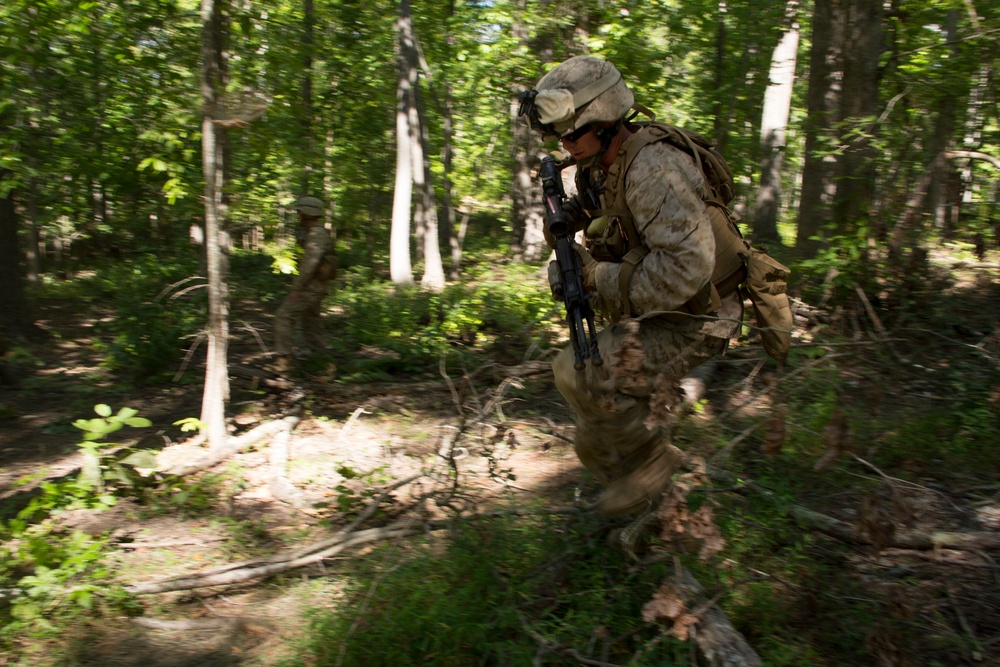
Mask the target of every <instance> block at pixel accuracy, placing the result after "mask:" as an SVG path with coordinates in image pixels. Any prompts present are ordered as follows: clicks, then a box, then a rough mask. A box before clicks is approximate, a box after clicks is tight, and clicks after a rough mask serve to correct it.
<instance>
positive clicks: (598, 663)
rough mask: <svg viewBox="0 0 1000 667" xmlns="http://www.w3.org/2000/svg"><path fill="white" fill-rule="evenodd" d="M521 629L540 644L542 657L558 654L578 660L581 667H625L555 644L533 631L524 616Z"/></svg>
mask: <svg viewBox="0 0 1000 667" xmlns="http://www.w3.org/2000/svg"><path fill="white" fill-rule="evenodd" d="M521 627H523V628H524V631H525V632H526V633H527V634H528V636H529V637H531V638H532V639H534V640H535V641H536V642H538V647H539V651H540V653H541V654H542V655H544V654H545V653H556V654H560V655H565V656H568V657H570V658H572V659H573V660H576V661H577V662H578V663H580V664H581V665H590V667H623V666H622V665H618V664H616V663H612V662H604V661H603V660H593V659H591V658H588V657H586V656H584V655H582V654H581V653H580V652H579V651H577V650H576V649H575V648H573V647H571V646H565V645H563V644H560V643H559V642H554V641H552V640H551V639H548V638H547V637H545V636H544V635H542V634H541V633H540V632H538V631H536V630H535V629H533V628H532V627H531V625H529V624H528V621H527V619H525V618H524V617H523V616H522V617H521ZM539 664H540V663H539Z"/></svg>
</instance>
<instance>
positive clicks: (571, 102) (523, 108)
mask: <svg viewBox="0 0 1000 667" xmlns="http://www.w3.org/2000/svg"><path fill="white" fill-rule="evenodd" d="M621 78H622V75H621V73H620V72H618V71H617V70H615V71H614V74H613V75H611V76H605V77H602V78H600V79H597V80H596V81H594V82H593V83H591V84H590V85H588V86H585V87H584V88H583V89H581V90H579V91H577V92H576V93H574V92H573V91H571V90H568V89H566V88H546V89H545V90H526V91H523V92H521V93H520V94H519V95H518V101H519V102H520V104H519V106H518V109H517V115H518V116H527V117H528V122H529V123H530V124H531V129H533V130H536V131H538V132H541V133H542V134H543V135H554V136H556V137H564V136H565V135H566V133H575V131H577V130H580V129H583V128H577V127H574V125H575V117H576V113H577V110H578V109H580V108H581V107H584V106H586V105H587V104H589V103H590V102H592V101H594V100H595V99H597V97H599V96H600V95H602V94H603V93H604V92H605V91H607V90H609V89H611V87H612V86H614V85H615V84H616V83H618V82H619V81H621ZM584 134H586V133H584ZM579 136H582V135H579ZM579 136H577V139H579Z"/></svg>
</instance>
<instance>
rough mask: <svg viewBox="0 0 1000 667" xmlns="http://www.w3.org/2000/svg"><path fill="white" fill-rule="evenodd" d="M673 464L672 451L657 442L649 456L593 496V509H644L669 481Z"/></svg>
mask: <svg viewBox="0 0 1000 667" xmlns="http://www.w3.org/2000/svg"><path fill="white" fill-rule="evenodd" d="M676 466H677V456H676V455H675V454H674V452H673V451H671V450H670V449H668V448H667V446H666V445H665V444H663V443H658V444H657V445H656V447H655V449H654V450H653V452H652V454H651V455H650V456H649V458H648V459H646V460H645V461H643V462H642V463H641V464H639V466H638V467H636V469H635V470H633V471H632V472H630V473H628V474H627V475H625V476H624V477H620V478H618V479H616V480H614V481H613V482H611V483H610V484H608V486H607V488H606V489H604V493H602V494H601V497H600V498H598V499H597V511H598V512H600V513H601V514H604V515H605V516H611V517H615V516H625V515H627V514H634V513H635V512H639V511H642V510H648V508H649V507H650V506H652V505H654V504H656V502H657V501H658V500H659V497H660V494H661V493H662V492H663V490H664V489H665V488H666V487H667V485H668V484H669V483H670V478H671V476H672V475H673V473H674V469H675V468H676Z"/></svg>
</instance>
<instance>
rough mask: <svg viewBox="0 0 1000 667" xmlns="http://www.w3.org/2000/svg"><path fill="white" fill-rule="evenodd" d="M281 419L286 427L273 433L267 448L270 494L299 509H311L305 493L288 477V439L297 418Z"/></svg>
mask: <svg viewBox="0 0 1000 667" xmlns="http://www.w3.org/2000/svg"><path fill="white" fill-rule="evenodd" d="M292 419H294V421H292ZM282 421H283V422H285V423H286V426H287V428H283V429H282V430H280V431H278V432H277V433H275V434H274V438H272V439H271V446H270V447H269V448H268V459H269V462H270V464H271V494H272V495H273V496H274V497H275V498H277V499H278V500H280V501H281V502H284V503H288V504H289V505H292V506H294V507H298V508H299V509H312V503H310V502H309V501H308V500H307V499H306V497H305V494H303V493H302V491H301V490H300V489H298V488H296V486H295V485H294V484H292V482H291V480H289V479H288V440H289V439H290V438H291V435H292V429H294V428H295V424H297V423H298V418H297V417H295V418H291V419H290V418H287V417H286V418H285V419H284V420H282Z"/></svg>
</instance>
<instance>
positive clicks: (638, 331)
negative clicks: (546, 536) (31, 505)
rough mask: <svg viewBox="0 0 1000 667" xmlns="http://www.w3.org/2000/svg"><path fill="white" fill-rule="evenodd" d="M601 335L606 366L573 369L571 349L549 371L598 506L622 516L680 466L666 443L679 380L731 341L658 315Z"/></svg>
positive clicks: (649, 498) (652, 496)
mask: <svg viewBox="0 0 1000 667" xmlns="http://www.w3.org/2000/svg"><path fill="white" fill-rule="evenodd" d="M597 340H598V346H599V348H600V352H601V358H602V359H603V361H604V363H603V364H602V365H600V366H594V365H593V364H592V363H591V362H590V361H588V362H587V364H586V366H585V367H584V368H582V369H579V370H578V369H576V368H575V367H574V355H573V348H572V346H570V347H568V348H566V349H564V350H563V351H562V352H561V353H560V354H559V356H558V357H556V359H555V361H554V362H553V363H552V370H553V373H554V375H555V381H556V387H557V388H558V389H559V392H560V393H561V394H562V395H563V397H564V398H565V399H566V402H567V403H569V405H570V407H571V408H573V410H574V412H575V413H576V425H577V430H576V440H575V448H576V455H577V457H578V458H579V459H580V462H581V463H583V465H584V466H586V468H587V469H588V470H589V471H590V472H591V473H592V474H593V475H594V477H596V478H597V479H598V481H600V482H601V483H602V484H603V485H604V486H605V487H606V489H605V492H604V494H603V495H602V496H601V499H600V500H599V501H598V509H599V510H600V511H601V512H603V513H604V514H608V515H610V516H617V515H623V514H629V513H632V512H636V511H640V510H642V509H644V508H646V507H648V505H649V503H653V502H655V501H656V498H657V497H658V495H659V493H660V492H661V491H662V490H663V489H664V488H665V487H666V486H667V484H669V482H670V478H671V476H672V474H673V472H674V471H675V469H676V468H677V466H678V465H679V464H680V460H679V458H680V457H679V452H678V450H676V449H675V448H672V447H669V439H670V432H671V428H672V426H673V423H674V421H675V420H676V408H678V406H679V405H680V403H681V401H682V400H683V395H682V393H683V392H682V390H681V389H680V387H679V384H678V382H679V381H680V379H681V378H682V377H684V375H686V374H687V373H688V372H689V371H691V369H693V368H694V367H695V366H697V365H699V364H701V363H702V362H704V361H707V360H708V359H709V358H711V357H712V356H714V355H715V354H717V353H719V352H722V351H723V350H724V349H725V344H726V340H725V339H722V338H717V337H715V336H709V335H706V334H704V333H702V332H701V330H700V328H699V329H695V330H689V331H684V330H677V328H676V327H674V326H673V325H670V324H667V323H664V322H662V321H658V320H654V319H648V320H643V321H638V320H624V321H622V322H619V323H617V324H613V325H611V326H609V327H607V328H606V329H604V330H603V331H601V332H600V333H599V334H598V336H597Z"/></svg>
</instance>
